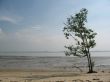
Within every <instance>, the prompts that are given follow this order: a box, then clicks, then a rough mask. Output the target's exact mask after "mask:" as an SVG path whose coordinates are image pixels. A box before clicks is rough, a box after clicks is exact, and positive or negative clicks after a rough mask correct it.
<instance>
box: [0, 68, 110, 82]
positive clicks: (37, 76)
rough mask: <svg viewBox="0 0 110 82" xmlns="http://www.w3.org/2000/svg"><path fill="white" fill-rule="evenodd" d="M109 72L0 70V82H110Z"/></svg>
mask: <svg viewBox="0 0 110 82" xmlns="http://www.w3.org/2000/svg"><path fill="white" fill-rule="evenodd" d="M109 71H110V70H103V71H97V72H98V73H92V74H87V72H86V71H83V72H73V71H64V70H63V71H53V70H25V69H24V70H19V69H11V70H9V69H5V70H4V69H1V70H0V82H110V72H109Z"/></svg>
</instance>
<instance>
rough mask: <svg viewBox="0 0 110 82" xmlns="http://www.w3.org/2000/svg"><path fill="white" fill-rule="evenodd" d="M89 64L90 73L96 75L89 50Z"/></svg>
mask: <svg viewBox="0 0 110 82" xmlns="http://www.w3.org/2000/svg"><path fill="white" fill-rule="evenodd" d="M88 64H89V72H88V73H95V71H93V67H94V65H93V62H92V59H91V55H90V52H89V50H88Z"/></svg>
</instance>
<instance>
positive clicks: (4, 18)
mask: <svg viewBox="0 0 110 82" xmlns="http://www.w3.org/2000/svg"><path fill="white" fill-rule="evenodd" d="M22 19H23V18H22V17H19V16H13V17H12V16H0V21H6V22H9V23H12V24H17V23H18V22H19V21H21V20H22Z"/></svg>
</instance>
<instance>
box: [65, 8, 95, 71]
mask: <svg viewBox="0 0 110 82" xmlns="http://www.w3.org/2000/svg"><path fill="white" fill-rule="evenodd" d="M87 13H88V10H87V9H85V8H83V9H81V10H80V12H79V13H76V14H75V16H71V17H70V18H67V22H66V23H65V27H64V29H63V31H64V35H65V37H66V38H67V39H69V38H70V37H72V38H73V39H74V41H75V45H74V44H73V45H71V46H65V47H66V48H67V49H68V50H67V51H65V54H66V55H67V56H70V55H73V56H78V57H87V60H88V67H89V71H88V73H93V72H94V71H93V67H94V62H93V61H92V59H91V54H90V49H91V48H94V46H95V45H96V43H95V40H94V38H95V36H96V35H97V33H95V32H94V31H93V30H92V29H89V28H87V27H86V25H85V24H86V23H87Z"/></svg>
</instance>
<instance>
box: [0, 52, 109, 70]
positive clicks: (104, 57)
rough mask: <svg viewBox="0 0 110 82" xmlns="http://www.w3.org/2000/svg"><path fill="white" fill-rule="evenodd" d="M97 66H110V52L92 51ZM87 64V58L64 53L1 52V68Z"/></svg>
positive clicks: (55, 67) (44, 67)
mask: <svg viewBox="0 0 110 82" xmlns="http://www.w3.org/2000/svg"><path fill="white" fill-rule="evenodd" d="M92 54H94V55H95V56H93V57H92V58H93V61H95V66H108V67H110V56H109V55H110V52H92ZM72 66H81V67H86V66H87V59H86V58H78V57H72V56H71V57H67V56H65V55H64V53H61V52H60V53H35V52H34V53H32V52H31V53H29V52H28V53H27V52H26V53H25V52H20V53H19V52H2V53H0V69H57V68H72Z"/></svg>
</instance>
